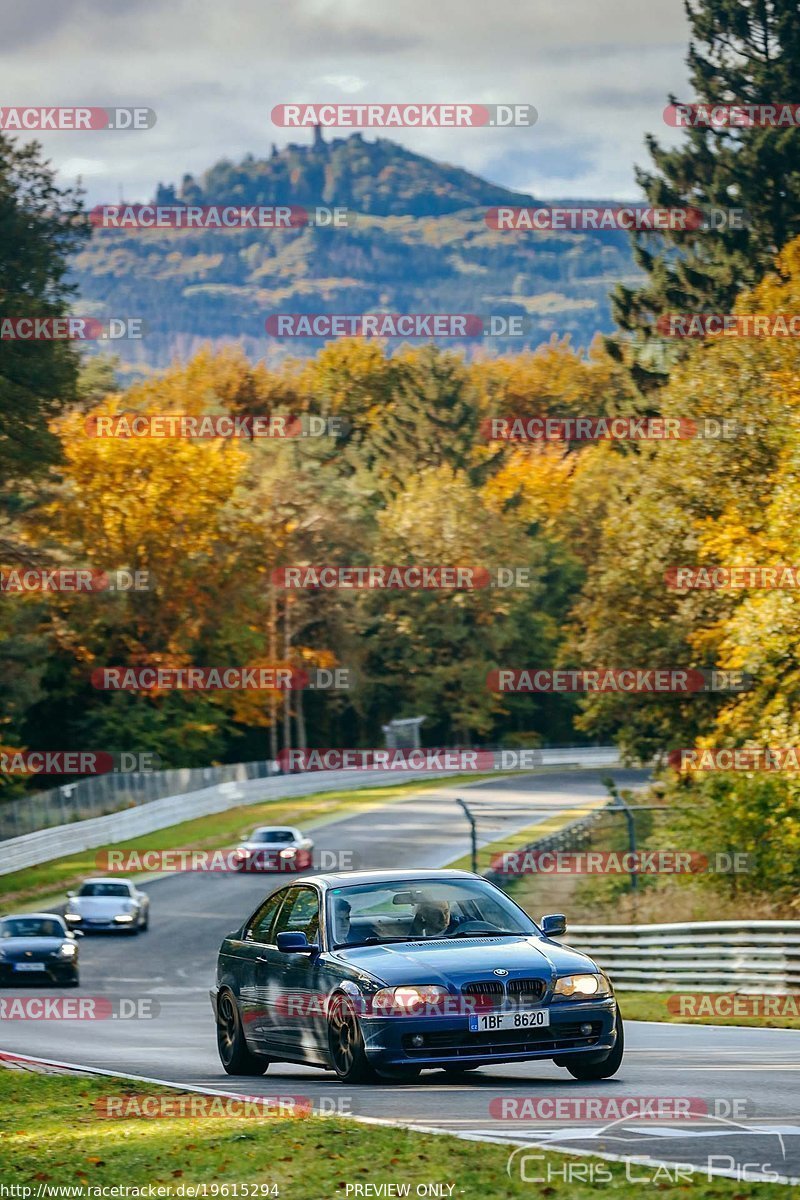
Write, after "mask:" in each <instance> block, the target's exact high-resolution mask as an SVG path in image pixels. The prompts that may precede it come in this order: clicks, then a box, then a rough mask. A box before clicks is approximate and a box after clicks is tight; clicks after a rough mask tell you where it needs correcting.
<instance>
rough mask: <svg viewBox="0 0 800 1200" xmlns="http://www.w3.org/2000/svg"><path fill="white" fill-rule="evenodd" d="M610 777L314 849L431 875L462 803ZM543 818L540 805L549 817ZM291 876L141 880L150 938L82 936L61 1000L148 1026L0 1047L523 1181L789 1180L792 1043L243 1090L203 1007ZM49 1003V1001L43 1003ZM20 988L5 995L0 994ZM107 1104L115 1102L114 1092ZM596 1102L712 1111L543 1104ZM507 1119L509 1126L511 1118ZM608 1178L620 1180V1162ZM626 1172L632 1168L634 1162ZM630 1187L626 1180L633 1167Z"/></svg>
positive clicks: (252, 1082)
mask: <svg viewBox="0 0 800 1200" xmlns="http://www.w3.org/2000/svg"><path fill="white" fill-rule="evenodd" d="M609 774H610V775H613V776H614V778H615V779H616V780H617V781H618V783H619V784H620V785H622V786H635V785H636V784H637V783H639V782H641V781H643V780H644V779H645V777H646V776H645V773H644V772H637V771H627V770H622V769H608V768H604V769H603V770H567V769H564V770H559V771H557V772H553V773H550V774H542V775H532V776H524V777H521V776H516V777H509V778H506V779H503V780H491V781H490V782H487V783H482V784H472V785H470V786H469V787H468V788H467V789H461V790H455V789H453V788H452V787H443V788H442V790H441V791H439V792H437V793H435V794H434V793H421V794H420V795H419V797H417V798H416V799H413V798H412V799H407V800H403V801H398V802H396V803H394V804H391V805H387V806H385V807H383V808H379V809H374V810H372V811H370V812H366V813H361V814H359V815H356V816H352V817H349V818H347V819H345V820H339V821H335V822H332V823H329V824H327V825H325V826H322V827H319V828H318V829H317V831H316V832H315V833H314V840H315V843H316V850H317V851H338V852H342V851H350V852H352V853H353V855H354V858H355V862H354V865H356V866H359V867H435V866H440V865H442V864H444V863H447V862H448V861H450V860H452V859H453V858H455V857H457V856H459V855H461V854H464V853H466V851H467V850H468V848H469V840H468V831H467V827H466V823H465V821H464V817H463V814H462V813H461V811H460V810H459V809H458V808H457V807H456V806H455V804H454V803H453V797H454V796H455V795H458V794H463V795H464V796H465V797H466V798H469V797H472V798H474V799H476V800H477V799H481V800H488V799H490V798H492V797H495V798H496V799H497V801H498V803H500V802H503V801H505V802H515V801H525V802H527V803H538V804H541V805H542V806H545V805H553V804H570V805H571V804H573V803H574V804H575V805H580V804H585V803H586V802H587V801H590V800H596V801H598V802H600V801H601V800H602V799H603V798H604V797H605V795H606V793H605V790H604V788H603V787H602V785H601V782H600V781H601V779H602V778H603V777H604V776H607V775H609ZM548 815H550V813H549V812H548V811H547V809H545V808H543V812H542V819H544V818H545V817H546V816H548ZM531 823H532V818H531V815H530V813H528V814H527V815H524V816H523V815H521V814H519V813H518V814H516V816H514V817H513V818H509V819H507V820H505V821H504V820H502V819H501V818H499V817H498V819H497V821H496V822H493V827H492V828H491V829H489V828H488V827H487V828H486V829H485V840H495V839H497V838H498V837H500V836H502V832H503V831H506V832H510V831H511V830H513V829H514V828H519V827H522V826H524V825H528V824H531ZM286 878H288V877H278V876H257V875H236V874H226V873H188V872H186V873H180V874H172V875H168V876H163V877H161V878H159V879H155V880H152V881H151V882H149V883H148V884H146V885H145V886H146V888H147V890H148V891H149V893H150V896H151V921H150V924H151V928H150V932H149V933H147V934H144V935H140V936H139V937H137V938H122V937H119V938H118V937H110V936H103V935H100V936H97V937H85V938H84V939H83V941H82V943H81V987H80V989H79V991H77V992H76V991H65V992H64V993H63V994H64V996H73V997H74V996H105V997H109V998H115V997H125V998H129V999H130V1000H138V1001H141V1000H149V1001H151V1002H152V1001H155V1002H157V1005H158V1008H159V1011H158V1013H157V1015H154V1016H152V1017H150V1018H136V1019H129V1020H125V1019H122V1018H121V1017H120V1018H119V1019H116V1020H110V1019H109V1020H99V1021H98V1020H93V1021H63V1020H61V1021H58V1020H49V1021H48V1020H39V1021H30V1020H27V1021H22V1020H6V1021H3V1023H2V1025H3V1028H2V1030H1V1031H0V1045H1V1046H2V1049H3V1050H5V1051H10V1052H17V1053H20V1054H29V1055H32V1056H36V1057H40V1058H43V1059H50V1060H57V1061H59V1062H62V1063H71V1064H78V1065H83V1066H87V1067H93V1068H99V1069H101V1070H107V1071H118V1072H123V1073H127V1074H132V1075H139V1076H145V1077H148V1078H151V1079H159V1080H165V1081H169V1082H173V1083H176V1084H181V1085H188V1086H190V1087H199V1088H209V1089H214V1090H218V1091H223V1092H226V1093H230V1092H236V1093H239V1094H242V1095H250V1096H256V1095H268V1096H295V1097H304V1098H305V1097H308V1098H309V1099H310V1100H311V1102H312V1104H313V1105H314V1106H316V1107H319V1108H320V1109H321V1110H322V1111H338V1112H342V1113H350V1114H353V1115H359V1116H368V1117H370V1118H378V1119H384V1120H394V1121H403V1122H406V1123H413V1124H414V1125H417V1126H420V1127H425V1128H430V1129H444V1130H447V1131H449V1132H452V1133H458V1134H460V1135H462V1136H463V1135H467V1136H476V1137H480V1138H486V1139H500V1140H504V1141H509V1142H512V1143H514V1144H515V1145H516V1146H523V1147H525V1149H523V1150H519V1151H517V1154H516V1157H515V1161H514V1163H513V1164H512V1167H511V1169H512V1170H514V1171H516V1172H517V1174H519V1171H520V1170H523V1171H524V1173H525V1174H524V1177H526V1178H529V1179H531V1180H532V1181H533V1180H534V1179H536V1178H537V1176H538V1168H539V1164H538V1162H537V1160H536V1159H535V1157H534V1156H535V1155H536V1154H537V1153H538V1150H537V1147H539V1146H543V1145H547V1146H551V1147H557V1148H560V1149H564V1150H572V1151H581V1152H584V1153H586V1152H591V1153H595V1154H598V1153H599V1154H602V1155H606V1156H610V1157H616V1156H631V1155H635V1156H636V1159H637V1161H641V1162H642V1163H645V1162H650V1163H668V1164H696V1165H698V1166H700V1167H702V1169H703V1173H705V1170H706V1169H707V1164H708V1159H709V1156H713V1167H714V1170H715V1171H716V1172H717V1173H724V1174H732V1175H734V1176H735V1177H738V1178H740V1179H744V1180H748V1181H750V1180H754V1179H759V1178H770V1177H772V1178H775V1176H776V1175H777V1176H779V1177H780V1178H783V1179H791V1180H792V1181H796V1180H797V1179H798V1178H800V1032H794V1031H788V1030H770V1029H734V1028H727V1029H726V1028H722V1027H710V1026H696V1027H693V1026H688V1025H681V1026H679V1025H659V1024H650V1023H629V1024H628V1026H627V1030H626V1033H627V1048H626V1055H625V1060H624V1062H623V1066H622V1069H621V1071H620V1072H619V1074H618V1075H617V1076H615V1077H614V1078H613V1079H611V1080H608V1081H606V1082H603V1083H596V1084H586V1083H579V1082H577V1081H575V1080H573V1079H572V1078H571V1076H569V1075H568V1074H567V1072H566V1070H563V1069H561V1068H558V1067H556V1066H554V1065H552V1064H551V1063H536V1062H532V1063H531V1062H529V1063H523V1064H520V1065H509V1066H501V1067H493V1068H491V1067H486V1068H483V1069H482V1070H480V1071H478V1072H476V1073H474V1074H471V1075H470V1076H468V1077H466V1078H462V1079H458V1080H456V1079H454V1078H453V1077H449V1076H445V1075H444V1073H443V1072H439V1071H431V1072H425V1073H423V1075H422V1076H421V1077H420V1081H419V1082H418V1083H415V1084H386V1085H381V1086H375V1087H364V1088H357V1089H353V1088H346V1087H344V1086H342V1085H340V1084H338V1083H337V1082H335V1080H334V1077H333V1076H332V1075H331V1074H327V1073H325V1072H321V1071H316V1070H312V1069H310V1068H306V1067H293V1066H289V1065H281V1064H277V1065H275V1066H271V1067H270V1069H269V1071H268V1072H267V1074H266V1075H265V1076H264V1077H263V1078H255V1079H242V1080H241V1081H239V1080H237V1079H235V1078H231V1077H229V1076H227V1075H225V1073H224V1072H223V1070H222V1068H221V1066H220V1064H219V1060H218V1058H217V1051H216V1044H215V1032H214V1024H213V1020H212V1014H211V1006H210V1003H209V998H208V989H209V986H210V985H211V983H212V982H213V978H214V967H215V960H216V952H217V948H218V945H219V942H220V940H221V938H222V937H223V936H224V934H225V933H227V932H228V931H229V930H230V929H232V928H234V927H235V926H237V925H238V924H239V923H240V922H241V920H242V918H243V917H244V916H245V915H247V913H249V912H251V911H252V909H253V908H255V906H256V904H257V903H258V900H259V898H260V897H261V896H262V895H264V894H265V893H266V892H268V891H271V890H272V889H273V887H275V886H277V885H278V883H283V882H284V881H285V879H286ZM291 878H294V877H291ZM536 915H539V914H536ZM565 940H566V941H567V942H568V941H569V936H568V935H567V937H566V939H565ZM54 991H55V989H48V995H49V994H53V992H54ZM31 993H32V989H24V990H22V989H19V990H18V989H13V990H12V989H5V990H4V992H3V995H4V997H5V998H9V997H11V996H16V995H30V994H31ZM623 1011H624V1002H623ZM109 1092H110V1093H113V1092H114V1085H113V1084H110V1086H109ZM597 1097H602V1098H604V1099H607V1100H610V1099H614V1098H616V1099H618V1100H622V1099H624V1098H626V1097H651V1098H652V1097H691V1098H692V1100H693V1104H692V1107H693V1108H694V1109H695V1110H696V1109H697V1108H698V1107H699V1106H700V1103H701V1102H702V1101H704V1102H705V1110H706V1111H707V1112H708V1114H709V1116H708V1117H707V1118H704V1119H694V1120H690V1121H687V1122H682V1123H676V1122H674V1121H670V1120H659V1119H653V1120H642V1119H636V1120H632V1119H628V1120H623V1121H616V1122H615V1121H613V1120H610V1119H599V1120H598V1119H591V1116H590V1117H589V1118H588V1119H581V1115H580V1113H579V1114H578V1115H577V1119H569V1120H564V1119H563V1116H562V1117H560V1118H559V1119H553V1117H552V1116H550V1117H549V1119H548V1116H547V1114H548V1112H550V1111H552V1110H549V1109H548V1108H547V1104H546V1102H547V1101H553V1100H556V1099H562V1100H563V1099H564V1098H567V1099H570V1100H572V1101H576V1102H582V1100H583V1098H597ZM525 1099H529V1100H530V1101H531V1103H533V1104H538V1105H539V1108H538V1109H537V1110H536V1112H535V1114H533V1116H532V1115H531V1112H530V1111H528V1112H527V1113H525V1112H524V1110H523V1111H522V1112H520V1110H519V1109H518V1108H515V1103H516V1102H519V1101H521V1100H525ZM493 1101H494V1104H492V1102H493ZM515 1113H520V1116H519V1117H518V1118H517V1119H515ZM513 1148H514V1147H513V1146H510V1147H509V1150H510V1152H511V1151H512V1150H513ZM520 1157H522V1158H524V1164H523V1165H522V1166H521V1165H520V1161H519V1160H520ZM747 1164H749V1165H747ZM613 1166H614V1164H610V1167H613ZM617 1167H618V1168H619V1169H620V1171H622V1169H623V1164H621V1163H620V1164H617ZM673 1169H674V1168H673ZM625 1170H631V1168H630V1164H628V1166H627V1167H625ZM771 1172H772V1173H774V1174H772V1175H771V1176H770V1173H771ZM655 1173H656V1169H655V1168H653V1167H650V1168H648V1167H646V1166H642V1167H641V1169H640V1173H639V1176H638V1178H640V1179H641V1180H642V1181H644V1180H645V1179H647V1178H648V1177H649V1178H652V1177H653V1175H654V1174H655ZM632 1177H634V1178H636V1177H637V1176H636V1174H635V1171H634V1174H633V1176H632ZM701 1177H702V1176H701ZM621 1178H625V1176H624V1174H623V1175H622V1176H621ZM663 1178H665V1179H666V1176H663Z"/></svg>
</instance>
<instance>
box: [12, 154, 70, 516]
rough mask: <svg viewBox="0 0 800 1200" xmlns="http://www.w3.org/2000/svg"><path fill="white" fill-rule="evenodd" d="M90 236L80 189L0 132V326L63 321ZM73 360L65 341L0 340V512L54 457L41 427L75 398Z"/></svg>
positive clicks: (47, 433)
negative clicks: (70, 273) (72, 265)
mask: <svg viewBox="0 0 800 1200" xmlns="http://www.w3.org/2000/svg"><path fill="white" fill-rule="evenodd" d="M89 232H90V227H89V224H88V222H87V221H86V219H85V217H84V215H83V208H82V201H81V194H80V192H79V191H78V190H77V189H74V188H60V187H58V186H57V184H56V182H55V177H54V173H53V171H52V169H51V167H50V165H49V164H48V163H47V162H45V161H44V160H43V159H42V157H41V147H40V146H39V144H38V143H37V142H31V143H30V144H29V145H26V146H21V147H20V146H18V145H16V143H14V142H13V141H11V140H10V139H9V138H6V137H4V136H3V135H2V134H0V321H2V320H4V319H11V320H13V319H14V318H23V317H24V318H30V317H33V318H37V317H42V318H48V317H60V316H64V315H65V314H66V313H67V311H68V309H69V305H70V302H71V300H72V297H73V295H74V293H75V290H76V289H75V287H74V285H73V284H71V283H68V282H67V279H66V274H67V269H68V265H69V262H68V260H69V256H70V255H71V254H73V253H75V251H76V250H78V249H79V247H80V245H81V244H82V242H83V239H84V238H85V237H88V235H89ZM79 363H80V359H79V356H78V354H77V353H76V351H75V348H74V346H73V345H72V343H70V342H68V341H44V340H17V339H14V338H13V337H10V336H9V337H7V338H2V337H0V507H2V506H3V505H4V502H5V499H6V496H5V491H6V489H7V488H8V487H9V486H12V485H13V484H15V483H16V482H17V481H19V480H20V479H24V478H26V477H29V476H31V475H35V474H37V473H40V472H42V471H44V470H46V468H47V467H48V466H49V464H50V463H51V462H52V461H54V459H55V458H56V457H57V453H58V442H57V441H56V439H55V437H53V435H52V434H51V433H50V431H49V428H48V423H49V420H50V418H51V417H53V416H55V415H56V413H57V412H58V411H59V410H60V409H61V408H62V407H63V406H64V405H65V404H66V403H68V402H69V401H70V400H71V399H73V398H74V395H75V390H76V385H77V380H78V367H79Z"/></svg>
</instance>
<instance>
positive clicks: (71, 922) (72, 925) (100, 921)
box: [64, 913, 141, 933]
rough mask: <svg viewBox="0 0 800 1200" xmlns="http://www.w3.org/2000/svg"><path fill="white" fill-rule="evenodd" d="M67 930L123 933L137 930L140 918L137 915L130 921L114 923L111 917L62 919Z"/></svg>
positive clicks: (71, 917) (67, 917) (66, 916)
mask: <svg viewBox="0 0 800 1200" xmlns="http://www.w3.org/2000/svg"><path fill="white" fill-rule="evenodd" d="M64 919H65V921H66V922H67V927H68V928H69V929H81V930H83V932H84V933H107V932H108V931H109V930H111V931H112V932H113V933H124V932H125V931H126V930H128V929H138V927H139V923H140V921H141V917H140V916H139V914H138V913H137V914H136V915H135V916H134V918H133V920H132V921H115V920H114V918H113V917H80V916H79V917H78V918H77V919H76V918H75V917H74V916H72V915H69V916H68V915H66V914H65V917H64Z"/></svg>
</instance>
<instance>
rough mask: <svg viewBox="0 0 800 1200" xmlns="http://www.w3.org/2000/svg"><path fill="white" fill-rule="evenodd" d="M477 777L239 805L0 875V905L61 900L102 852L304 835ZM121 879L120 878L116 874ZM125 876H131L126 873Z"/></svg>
mask: <svg viewBox="0 0 800 1200" xmlns="http://www.w3.org/2000/svg"><path fill="white" fill-rule="evenodd" d="M483 778H486V776H482V775H457V776H448V778H446V779H442V778H439V779H430V780H427V779H426V780H422V781H419V782H416V783H401V784H388V785H386V786H384V787H371V788H359V789H358V790H355V791H340V792H318V793H316V794H314V795H310V796H294V797H291V798H290V799H287V800H278V801H275V800H269V801H264V802H263V803H258V802H257V801H256V802H255V803H251V804H242V805H239V806H237V807H236V808H228V809H226V810H225V811H224V812H220V813H212V814H211V815H210V816H207V817H198V818H197V819H196V820H194V821H184V822H182V823H181V824H180V825H169V826H167V827H166V828H164V829H156V830H154V831H153V833H145V834H142V835H141V836H140V837H137V838H133V839H131V840H129V841H124V842H110V843H108V844H107V845H105V846H96V847H94V848H93V849H91V850H83V851H81V852H80V853H78V854H71V855H68V856H67V857H65V858H57V859H53V860H52V861H51V862H47V863H41V864H40V865H39V866H36V867H26V868H25V869H24V870H22V871H13V872H11V873H10V874H8V875H0V905H2V907H3V908H4V910H5V911H7V912H8V911H10V907H11V906H14V907H16V908H19V907H20V906H21V905H24V904H27V903H28V901H31V900H36V901H37V903H39V904H45V903H47V902H54V901H56V900H63V898H64V892H65V891H66V890H67V889H68V888H70V887H73V886H74V885H75V884H78V883H80V881H81V880H82V879H85V878H86V876H87V875H95V874H97V865H96V862H97V855H99V854H101V853H103V852H105V851H107V850H136V851H139V852H144V851H145V850H177V849H183V850H188V849H193V850H194V849H196V850H207V849H216V848H218V847H219V848H223V847H226V846H229V845H231V844H235V843H236V842H237V841H241V839H242V838H243V837H244V836H245V835H246V834H247V833H249V832H250V830H251V829H252V828H253V827H254V826H255V825H259V824H264V823H272V822H274V823H276V824H281V825H299V826H301V828H303V829H312V828H318V827H319V826H321V825H325V824H328V823H329V822H330V821H336V820H339V819H341V818H343V817H348V816H352V815H354V814H355V813H359V812H365V811H368V810H369V809H372V808H380V807H381V806H382V805H384V804H392V803H394V801H396V800H402V799H406V798H407V797H409V796H413V795H415V794H416V793H417V792H425V791H431V790H433V789H436V788H442V787H454V786H455V787H457V786H459V785H460V784H464V783H467V782H469V783H474V782H475V781H476V780H478V779H483ZM118 874H120V875H121V876H123V875H125V874H126V873H125V872H118ZM129 874H136V873H135V872H129Z"/></svg>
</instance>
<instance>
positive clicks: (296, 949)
mask: <svg viewBox="0 0 800 1200" xmlns="http://www.w3.org/2000/svg"><path fill="white" fill-rule="evenodd" d="M277 946H278V949H279V950H280V952H281V953H282V954H308V953H309V952H310V951H311V950H314V949H315V947H314V946H312V945H311V944H310V943H309V940H308V938H307V937H306V935H305V934H304V933H279V934H278V937H277Z"/></svg>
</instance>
